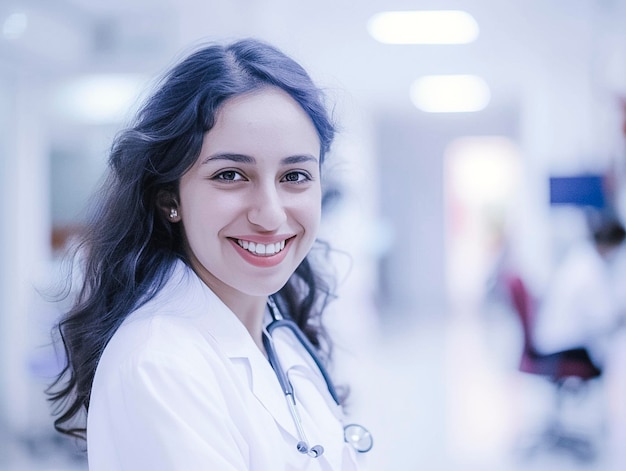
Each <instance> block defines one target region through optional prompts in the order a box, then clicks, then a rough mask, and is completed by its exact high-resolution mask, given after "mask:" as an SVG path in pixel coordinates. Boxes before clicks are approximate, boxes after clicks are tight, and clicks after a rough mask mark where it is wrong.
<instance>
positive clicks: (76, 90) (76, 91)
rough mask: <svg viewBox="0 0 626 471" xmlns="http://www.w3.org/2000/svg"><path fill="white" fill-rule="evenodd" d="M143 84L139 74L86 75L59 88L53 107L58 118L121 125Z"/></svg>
mask: <svg viewBox="0 0 626 471" xmlns="http://www.w3.org/2000/svg"><path fill="white" fill-rule="evenodd" d="M145 84H146V80H145V78H144V77H143V76H139V75H132V74H105V75H86V76H82V77H78V78H75V79H73V80H71V81H69V82H67V83H65V84H64V85H63V86H62V87H60V88H59V89H58V90H57V92H56V94H55V95H54V98H53V100H54V101H53V107H54V109H55V111H57V112H58V113H59V114H61V115H62V116H66V117H69V118H72V119H75V120H78V121H82V122H86V123H92V124H105V123H116V122H121V121H123V120H124V119H125V118H127V117H128V116H129V115H130V113H131V112H132V109H133V107H134V106H135V105H136V104H137V102H138V99H139V96H140V94H141V92H142V90H143V89H144V87H145Z"/></svg>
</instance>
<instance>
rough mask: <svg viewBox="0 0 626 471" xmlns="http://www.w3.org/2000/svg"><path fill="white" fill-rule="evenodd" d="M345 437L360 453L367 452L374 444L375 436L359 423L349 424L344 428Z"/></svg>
mask: <svg viewBox="0 0 626 471" xmlns="http://www.w3.org/2000/svg"><path fill="white" fill-rule="evenodd" d="M343 438H344V440H345V441H346V443H348V444H349V445H350V446H351V447H352V448H354V449H355V450H356V451H358V452H359V453H367V452H368V451H370V450H371V449H372V446H374V438H373V437H372V434H371V433H370V432H369V430H367V429H366V428H365V427H363V426H362V425H359V424H348V425H346V426H345V427H344V428H343Z"/></svg>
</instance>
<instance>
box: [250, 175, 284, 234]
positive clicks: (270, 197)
mask: <svg viewBox="0 0 626 471" xmlns="http://www.w3.org/2000/svg"><path fill="white" fill-rule="evenodd" d="M249 204H250V207H249V209H248V221H250V222H251V223H252V224H254V225H255V226H258V227H259V228H261V229H262V230H265V231H272V230H277V229H278V228H280V226H281V225H282V224H283V223H284V222H285V220H286V219H287V213H286V211H285V207H286V200H285V195H281V194H280V193H279V191H278V188H276V186H275V185H274V184H267V185H259V186H258V188H256V191H254V193H253V194H252V195H250V202H249Z"/></svg>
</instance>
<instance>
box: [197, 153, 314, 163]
mask: <svg viewBox="0 0 626 471" xmlns="http://www.w3.org/2000/svg"><path fill="white" fill-rule="evenodd" d="M214 160H229V161H231V162H236V163H242V164H255V163H256V159H255V158H254V157H250V156H249V155H244V154H229V153H220V154H212V155H209V156H208V157H206V158H205V159H204V160H203V161H202V165H204V164H206V163H209V162H211V161H214ZM317 160H318V159H317V158H315V157H313V156H312V155H310V154H297V155H290V156H288V157H285V158H283V159H281V160H280V163H281V164H282V165H292V164H299V163H303V162H317Z"/></svg>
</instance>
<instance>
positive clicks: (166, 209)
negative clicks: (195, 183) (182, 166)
mask: <svg viewBox="0 0 626 471" xmlns="http://www.w3.org/2000/svg"><path fill="white" fill-rule="evenodd" d="M156 205H157V209H158V210H159V211H160V212H161V214H162V216H163V217H164V218H165V220H167V221H169V222H180V220H181V217H180V208H179V205H178V197H177V196H176V194H175V193H174V192H173V191H171V190H159V192H158V193H157V198H156Z"/></svg>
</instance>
